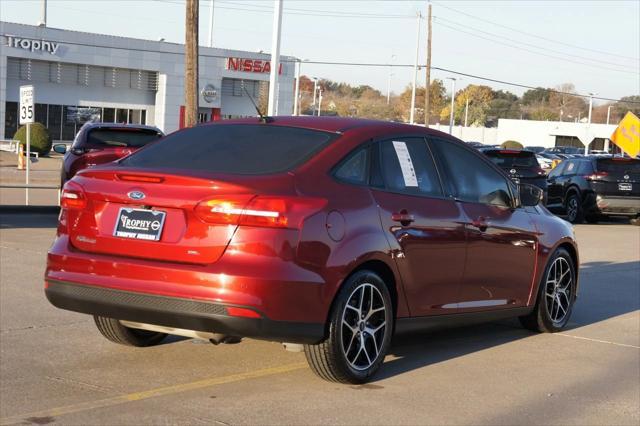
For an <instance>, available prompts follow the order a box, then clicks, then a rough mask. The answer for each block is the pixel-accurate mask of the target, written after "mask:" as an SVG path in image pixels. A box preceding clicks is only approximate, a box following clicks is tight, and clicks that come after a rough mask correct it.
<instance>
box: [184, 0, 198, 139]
mask: <svg viewBox="0 0 640 426" xmlns="http://www.w3.org/2000/svg"><path fill="white" fill-rule="evenodd" d="M186 6H187V10H186V22H185V33H186V34H185V43H184V49H185V52H184V103H185V111H184V125H185V127H192V126H195V125H196V124H197V123H198V0H187V3H186Z"/></svg>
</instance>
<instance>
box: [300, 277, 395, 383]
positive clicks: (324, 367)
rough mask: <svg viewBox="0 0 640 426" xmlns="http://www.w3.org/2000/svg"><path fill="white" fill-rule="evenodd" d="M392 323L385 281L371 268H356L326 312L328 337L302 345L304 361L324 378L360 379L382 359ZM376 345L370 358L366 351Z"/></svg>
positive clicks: (386, 347)
mask: <svg viewBox="0 0 640 426" xmlns="http://www.w3.org/2000/svg"><path fill="white" fill-rule="evenodd" d="M367 298H368V299H369V301H367V300H366V299H367ZM371 301H373V302H371ZM347 305H348V306H347ZM358 306H359V309H356V307H358ZM372 308H373V309H372ZM364 312H366V314H364ZM363 316H365V318H364V319H363ZM343 318H344V320H345V323H344V324H345V325H343ZM382 321H384V323H383V322H382ZM382 324H384V325H382ZM393 325H394V309H393V306H392V301H391V296H390V294H389V289H388V288H387V286H386V284H385V283H384V281H382V279H381V278H380V277H379V276H378V275H377V274H376V273H374V272H371V271H366V270H363V271H358V272H356V273H355V274H353V275H352V276H351V277H349V278H348V279H347V280H346V281H345V283H344V285H343V286H342V288H341V289H340V291H339V292H338V295H337V296H336V299H335V301H334V306H333V308H332V310H331V313H330V316H329V324H328V326H329V336H328V338H327V339H326V340H325V341H324V342H322V343H320V344H317V345H305V347H304V352H305V356H306V358H307V362H308V363H309V366H310V367H311V369H312V370H313V371H314V372H315V373H316V374H317V375H318V376H320V377H321V378H323V379H325V380H328V381H332V382H339V383H353V384H358V383H364V382H366V381H367V380H369V379H370V378H371V376H373V375H374V374H375V373H376V371H377V370H378V369H379V368H380V365H381V364H382V362H383V361H384V357H385V355H386V353H387V350H388V349H389V344H390V342H391V335H392V334H393ZM376 328H378V330H377V331H375V329H376ZM354 342H355V345H356V346H353V344H354ZM345 346H347V348H346V349H345ZM362 348H364V349H362ZM376 349H379V350H378V353H377V354H376V355H375V358H374V359H371V356H370V355H369V353H370V352H371V353H372V355H373V354H375V350H376ZM356 352H357V353H356ZM349 358H351V359H352V360H349Z"/></svg>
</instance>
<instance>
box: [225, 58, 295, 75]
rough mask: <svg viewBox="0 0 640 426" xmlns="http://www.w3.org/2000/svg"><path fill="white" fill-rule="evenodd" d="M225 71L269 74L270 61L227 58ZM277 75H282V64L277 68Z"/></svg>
mask: <svg viewBox="0 0 640 426" xmlns="http://www.w3.org/2000/svg"><path fill="white" fill-rule="evenodd" d="M227 69H228V70H229V71H242V72H256V73H269V72H271V61H267V60H263V59H249V58H227ZM278 74H282V64H280V66H279V67H278Z"/></svg>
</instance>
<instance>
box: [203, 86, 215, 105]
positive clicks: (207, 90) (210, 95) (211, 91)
mask: <svg viewBox="0 0 640 426" xmlns="http://www.w3.org/2000/svg"><path fill="white" fill-rule="evenodd" d="M200 94H201V95H202V99H204V100H205V102H206V103H208V104H210V103H211V102H213V101H214V100H215V99H216V98H217V97H218V91H217V90H216V88H215V86H214V85H213V84H207V85H206V86H204V87H203V88H202V91H200Z"/></svg>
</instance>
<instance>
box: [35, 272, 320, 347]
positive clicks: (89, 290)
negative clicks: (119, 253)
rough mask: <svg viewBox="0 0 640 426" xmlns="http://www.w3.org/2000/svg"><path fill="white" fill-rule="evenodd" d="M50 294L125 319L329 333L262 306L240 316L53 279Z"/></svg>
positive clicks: (239, 331) (270, 333)
mask: <svg viewBox="0 0 640 426" xmlns="http://www.w3.org/2000/svg"><path fill="white" fill-rule="evenodd" d="M45 294H46V296H47V299H48V300H49V302H51V304H53V305H54V306H56V307H58V308H60V309H66V310H70V311H74V312H80V313H84V314H90V315H98V316H103V317H108V318H116V319H119V320H127V321H135V322H141V323H147V324H155V325H162V326H166V327H175V328H181V329H187V330H196V331H206V332H215V333H221V334H229V335H233V336H242V337H254V338H258V339H265V340H273V341H282V342H291V343H318V342H319V341H321V340H322V339H323V337H324V326H323V324H317V323H302V322H290V321H273V320H270V319H268V318H265V317H264V316H263V315H262V314H260V313H258V312H256V314H257V315H259V316H260V318H245V317H235V316H231V315H229V310H228V308H229V306H227V305H224V304H221V303H214V302H203V301H198V300H189V299H181V298H176V297H166V296H157V295H151V294H142V293H134V292H128V291H121V290H114V289H109V288H101V287H96V286H91V285H85V284H77V283H71V282H65V281H56V280H47V285H46V288H45ZM254 312H255V311H254Z"/></svg>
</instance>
